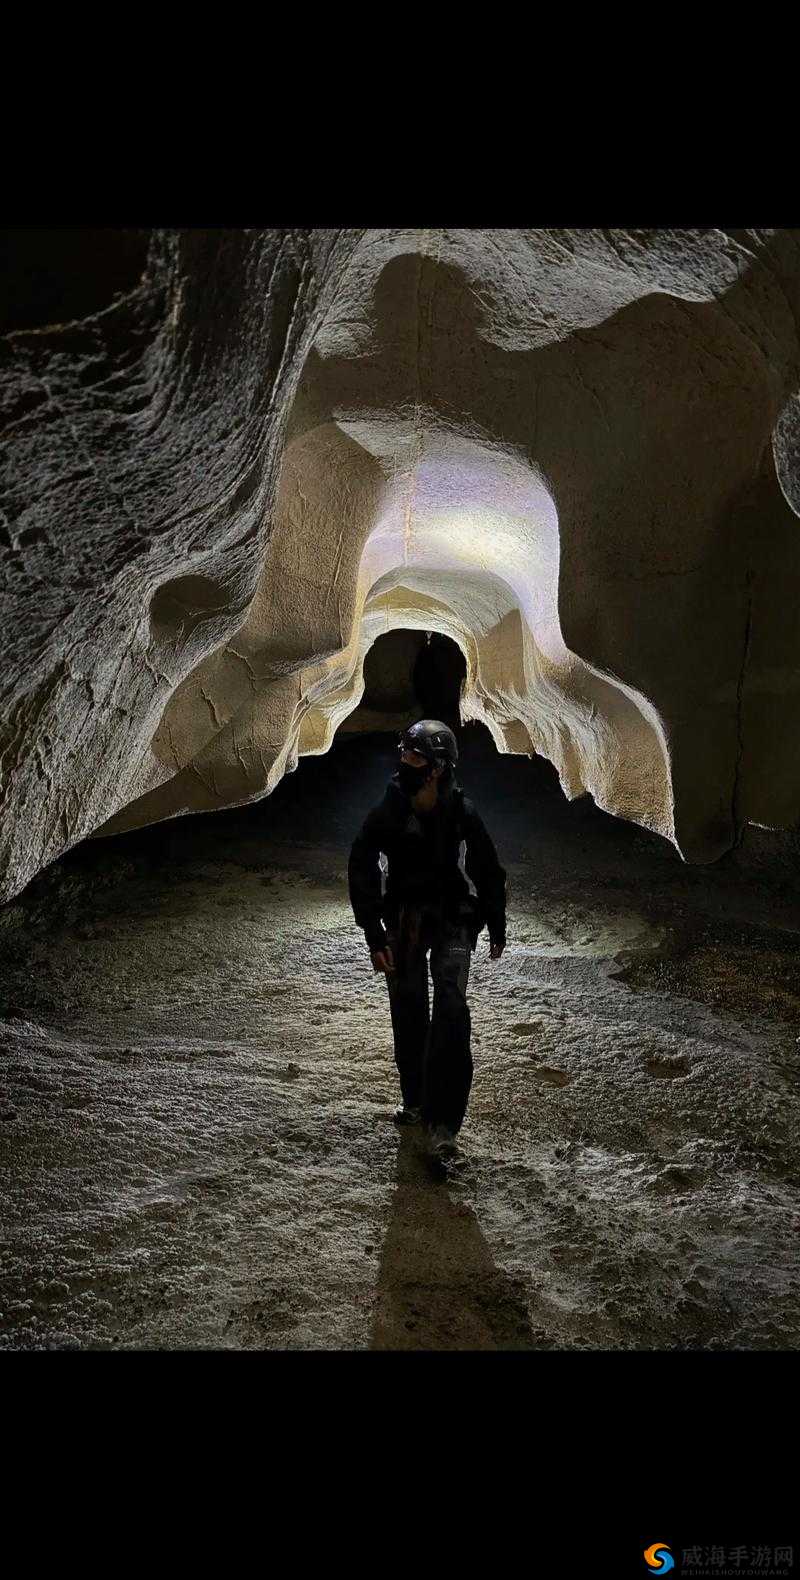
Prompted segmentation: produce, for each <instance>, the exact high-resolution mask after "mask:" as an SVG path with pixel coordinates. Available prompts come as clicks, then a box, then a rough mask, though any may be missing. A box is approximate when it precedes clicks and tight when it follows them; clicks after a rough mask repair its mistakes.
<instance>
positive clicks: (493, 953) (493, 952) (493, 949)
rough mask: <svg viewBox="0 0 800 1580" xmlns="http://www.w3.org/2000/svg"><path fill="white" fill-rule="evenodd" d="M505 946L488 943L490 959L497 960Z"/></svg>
mask: <svg viewBox="0 0 800 1580" xmlns="http://www.w3.org/2000/svg"><path fill="white" fill-rule="evenodd" d="M505 947H506V946H505V944H490V945H489V959H490V960H499V959H500V956H501V954H502V953H503V950H504V949H505Z"/></svg>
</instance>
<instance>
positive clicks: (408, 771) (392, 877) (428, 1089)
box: [348, 719, 506, 1163]
mask: <svg viewBox="0 0 800 1580" xmlns="http://www.w3.org/2000/svg"><path fill="white" fill-rule="evenodd" d="M399 752H400V762H399V766H398V769H397V771H396V773H394V774H393V775H392V777H391V779H390V781H389V783H388V785H387V787H386V792H385V794H384V796H383V799H382V800H381V801H380V802H379V804H378V805H377V806H375V807H373V808H372V810H371V811H370V812H368V814H367V816H366V818H365V820H364V823H363V826H362V828H361V830H360V832H359V833H358V834H357V835H356V838H355V840H354V841H353V845H352V849H351V851H350V859H349V862H348V885H349V893H350V903H351V905H352V907H353V915H354V917H355V920H356V924H357V926H359V927H361V928H362V929H363V931H364V935H365V939H366V944H367V948H368V949H369V952H370V956H371V959H372V965H373V969H374V970H375V971H377V972H384V973H385V975H386V981H387V985H388V989H389V1004H390V1010H391V1020H392V1032H393V1039H394V1057H395V1063H396V1065H397V1070H398V1074H399V1077H400V1092H401V1096H402V1103H401V1105H400V1106H399V1107H398V1108H397V1109H396V1111H395V1116H394V1117H395V1122H396V1123H397V1124H399V1125H412V1124H419V1123H422V1124H423V1125H424V1127H425V1130H426V1133H427V1139H428V1148H429V1152H430V1154H431V1156H432V1157H433V1158H435V1159H436V1160H437V1161H439V1162H442V1163H446V1162H447V1161H448V1160H457V1159H458V1158H459V1157H460V1156H462V1154H461V1149H460V1147H459V1144H458V1142H457V1140H456V1137H457V1136H458V1132H459V1130H460V1129H461V1126H462V1124H463V1121H464V1116H465V1114H466V1111H467V1103H468V1100H469V1093H470V1088H471V1085H472V1075H473V1063H472V1054H471V1051H470V1032H471V1021H470V1012H469V1006H468V1004H467V998H466V991H467V979H468V976H469V968H470V955H471V953H472V952H473V951H474V950H475V948H476V945H477V941H478V936H479V934H480V932H481V931H482V929H483V927H484V926H486V927H487V928H488V933H489V957H490V959H491V960H499V959H500V957H501V955H502V953H503V950H504V948H505V944H506V874H505V870H504V868H503V867H501V865H500V862H499V860H498V857H497V852H496V850H495V847H494V845H493V843H492V840H491V838H490V836H489V833H488V832H487V829H486V827H485V825H484V823H483V820H482V818H481V817H480V815H479V813H478V811H477V809H476V807H475V805H474V803H473V802H472V801H471V800H470V799H469V797H467V796H466V795H465V794H464V792H463V789H462V787H461V785H460V784H458V782H457V780H456V778H455V772H454V770H455V765H456V762H457V761H458V744H457V742H456V738H455V735H454V734H453V731H452V730H451V729H449V728H448V726H447V725H446V724H443V723H442V721H441V720H440V719H420V720H418V722H417V723H416V724H412V725H411V726H410V728H408V729H407V730H404V731H403V734H402V735H401V737H400V742H399ZM462 842H463V843H464V845H465V858H464V871H462V870H461V866H460V863H459V857H460V849H461V845H462ZM381 854H383V856H384V857H385V860H386V878H385V888H384V885H383V882H382V870H381V865H380V857H381ZM464 873H466V877H465V875H464ZM467 879H470V880H471V882H472V885H473V887H474V890H475V893H474V894H473V893H472V892H471V890H470V885H469V883H468V882H467ZM428 952H430V970H431V978H432V980H433V1014H432V1015H431V1013H430V1004H429V992H428V962H427V956H428Z"/></svg>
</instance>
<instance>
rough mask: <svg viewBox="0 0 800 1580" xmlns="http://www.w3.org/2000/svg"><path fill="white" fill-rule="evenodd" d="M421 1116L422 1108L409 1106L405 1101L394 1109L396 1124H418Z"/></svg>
mask: <svg viewBox="0 0 800 1580" xmlns="http://www.w3.org/2000/svg"><path fill="white" fill-rule="evenodd" d="M421 1118H422V1109H421V1108H407V1107H406V1105H405V1103H402V1104H401V1105H400V1107H399V1108H396V1109H395V1111H394V1122H395V1124H396V1125H418V1124H419V1122H420V1120H421Z"/></svg>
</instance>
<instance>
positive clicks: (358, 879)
mask: <svg viewBox="0 0 800 1580" xmlns="http://www.w3.org/2000/svg"><path fill="white" fill-rule="evenodd" d="M380 828H381V820H380V818H379V816H378V812H377V809H376V808H373V810H372V811H371V812H369V813H368V814H367V816H366V818H365V820H364V823H363V826H362V828H361V832H360V833H359V834H357V835H356V837H355V839H354V840H353V846H352V849H351V851H350V860H349V862H348V864H347V880H348V885H349V889H350V904H351V905H352V907H353V915H354V917H355V919H356V924H357V926H358V927H363V929H364V934H365V936H366V940H367V948H368V949H369V951H370V954H374V953H375V951H376V949H382V948H383V946H384V944H385V942H386V931H385V928H384V925H383V922H382V920H381V901H382V897H383V896H382V892H381V869H380V867H379V865H378V857H379V856H380V853H381V849H382V846H381V843H380Z"/></svg>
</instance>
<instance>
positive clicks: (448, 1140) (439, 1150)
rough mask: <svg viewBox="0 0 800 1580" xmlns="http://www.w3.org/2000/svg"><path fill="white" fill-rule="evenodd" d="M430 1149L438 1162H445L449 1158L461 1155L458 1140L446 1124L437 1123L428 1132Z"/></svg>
mask: <svg viewBox="0 0 800 1580" xmlns="http://www.w3.org/2000/svg"><path fill="white" fill-rule="evenodd" d="M428 1149H429V1151H430V1155H431V1157H432V1158H436V1160H437V1162H439V1163H445V1162H447V1160H448V1159H449V1158H457V1157H459V1156H460V1149H459V1145H458V1142H457V1141H456V1138H455V1135H454V1133H453V1131H452V1130H448V1128H447V1126H446V1125H435V1126H434V1127H433V1129H431V1130H430V1131H429V1133H428Z"/></svg>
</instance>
